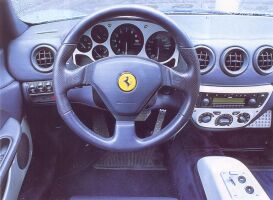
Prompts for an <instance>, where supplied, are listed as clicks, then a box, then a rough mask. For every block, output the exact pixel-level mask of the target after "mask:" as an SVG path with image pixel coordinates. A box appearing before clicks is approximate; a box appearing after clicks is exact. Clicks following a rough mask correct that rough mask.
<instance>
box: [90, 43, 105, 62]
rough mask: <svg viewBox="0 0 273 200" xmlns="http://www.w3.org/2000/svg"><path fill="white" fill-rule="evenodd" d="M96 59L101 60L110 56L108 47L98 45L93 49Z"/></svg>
mask: <svg viewBox="0 0 273 200" xmlns="http://www.w3.org/2000/svg"><path fill="white" fill-rule="evenodd" d="M92 56H93V58H94V60H99V59H102V58H105V57H108V56H109V52H108V49H107V48H106V47H105V46H103V45H97V46H95V47H94V48H93V50H92Z"/></svg>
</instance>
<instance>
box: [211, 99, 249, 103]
mask: <svg viewBox="0 0 273 200" xmlns="http://www.w3.org/2000/svg"><path fill="white" fill-rule="evenodd" d="M212 104H245V98H220V97H219V98H218V97H215V98H213V99H212Z"/></svg>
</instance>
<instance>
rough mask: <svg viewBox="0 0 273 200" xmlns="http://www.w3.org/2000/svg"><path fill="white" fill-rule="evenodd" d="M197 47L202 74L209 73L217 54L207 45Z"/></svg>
mask: <svg viewBox="0 0 273 200" xmlns="http://www.w3.org/2000/svg"><path fill="white" fill-rule="evenodd" d="M195 49H196V53H197V57H198V60H199V64H200V72H201V74H205V73H208V72H209V71H210V70H211V69H212V68H213V66H214V64H215V55H214V53H213V51H212V50H211V49H210V48H209V47H207V46H197V47H195Z"/></svg>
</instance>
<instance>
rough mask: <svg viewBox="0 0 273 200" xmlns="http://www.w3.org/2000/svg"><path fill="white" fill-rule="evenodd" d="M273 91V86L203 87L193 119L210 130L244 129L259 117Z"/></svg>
mask: <svg viewBox="0 0 273 200" xmlns="http://www.w3.org/2000/svg"><path fill="white" fill-rule="evenodd" d="M272 91H273V86H272V85H263V86H251V87H217V86H201V87H200V94H199V99H198V102H197V104H196V107H195V109H194V112H193V115H192V120H193V121H194V123H195V124H197V125H198V126H200V127H203V128H210V129H223V128H225V129H229V128H240V127H245V126H247V125H249V124H250V123H251V122H253V121H254V120H255V119H256V118H257V116H258V115H259V114H260V112H261V111H262V109H263V107H264V105H265V104H266V102H267V101H268V99H269V97H270V96H271V93H272ZM270 116H271V113H270ZM270 120H271V118H270Z"/></svg>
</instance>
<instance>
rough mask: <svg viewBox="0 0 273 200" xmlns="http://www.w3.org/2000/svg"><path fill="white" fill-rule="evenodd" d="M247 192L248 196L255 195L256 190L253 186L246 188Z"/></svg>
mask: <svg viewBox="0 0 273 200" xmlns="http://www.w3.org/2000/svg"><path fill="white" fill-rule="evenodd" d="M245 191H246V193H248V194H253V193H254V188H253V187H252V186H246V187H245Z"/></svg>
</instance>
